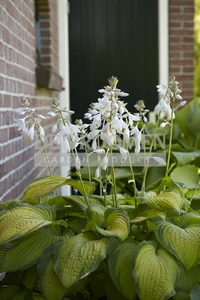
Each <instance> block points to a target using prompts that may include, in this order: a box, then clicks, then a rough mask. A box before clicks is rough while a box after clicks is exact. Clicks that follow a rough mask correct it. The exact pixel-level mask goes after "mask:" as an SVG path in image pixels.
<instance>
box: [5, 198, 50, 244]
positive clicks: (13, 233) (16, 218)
mask: <svg viewBox="0 0 200 300" xmlns="http://www.w3.org/2000/svg"><path fill="white" fill-rule="evenodd" d="M54 219H55V211H54V209H53V208H51V207H48V206H42V205H35V206H31V205H28V204H19V203H17V202H13V203H11V204H10V205H9V206H8V207H7V208H6V209H5V210H2V211H1V213H0V244H3V243H7V242H10V241H12V240H15V239H18V238H20V237H22V236H24V235H26V234H28V233H30V232H32V231H34V230H37V229H39V228H41V227H44V226H46V225H48V224H51V223H52V221H54Z"/></svg>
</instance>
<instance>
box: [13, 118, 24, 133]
mask: <svg viewBox="0 0 200 300" xmlns="http://www.w3.org/2000/svg"><path fill="white" fill-rule="evenodd" d="M26 118H27V117H25V118H23V119H17V120H15V121H16V122H17V123H16V124H15V126H16V127H17V130H18V131H19V132H20V133H23V132H24V131H25V130H26Z"/></svg>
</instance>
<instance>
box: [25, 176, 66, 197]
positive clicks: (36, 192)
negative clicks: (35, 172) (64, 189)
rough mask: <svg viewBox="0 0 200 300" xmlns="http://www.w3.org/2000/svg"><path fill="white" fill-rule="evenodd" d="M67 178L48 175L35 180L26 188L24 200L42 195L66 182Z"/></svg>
mask: <svg viewBox="0 0 200 300" xmlns="http://www.w3.org/2000/svg"><path fill="white" fill-rule="evenodd" d="M66 180H67V179H66V178H65V177H62V176H46V177H43V178H41V179H38V180H35V181H34V182H32V183H31V184H29V185H28V186H27V187H26V188H25V190H24V196H23V199H22V200H23V201H26V200H30V199H34V198H38V197H42V196H44V195H47V194H49V193H50V192H52V191H54V190H56V189H57V188H59V187H61V186H63V185H65V184H66Z"/></svg>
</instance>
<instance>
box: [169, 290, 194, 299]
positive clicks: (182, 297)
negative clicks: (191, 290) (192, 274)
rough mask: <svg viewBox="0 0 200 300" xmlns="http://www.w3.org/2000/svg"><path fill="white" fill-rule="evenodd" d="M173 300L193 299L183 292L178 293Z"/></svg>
mask: <svg viewBox="0 0 200 300" xmlns="http://www.w3.org/2000/svg"><path fill="white" fill-rule="evenodd" d="M172 300H191V298H190V295H189V294H187V293H185V292H182V291H178V292H177V293H176V295H174V296H173V297H172Z"/></svg>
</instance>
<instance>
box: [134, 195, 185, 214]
mask: <svg viewBox="0 0 200 300" xmlns="http://www.w3.org/2000/svg"><path fill="white" fill-rule="evenodd" d="M138 201H139V202H141V203H143V204H146V205H148V206H149V207H150V208H153V209H157V210H161V211H164V212H171V213H173V214H176V215H179V214H180V211H181V208H182V206H183V200H182V197H181V196H180V194H179V193H178V192H177V191H175V190H174V191H164V192H162V193H161V194H159V195H156V193H154V192H148V193H144V196H143V197H139V198H138Z"/></svg>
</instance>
